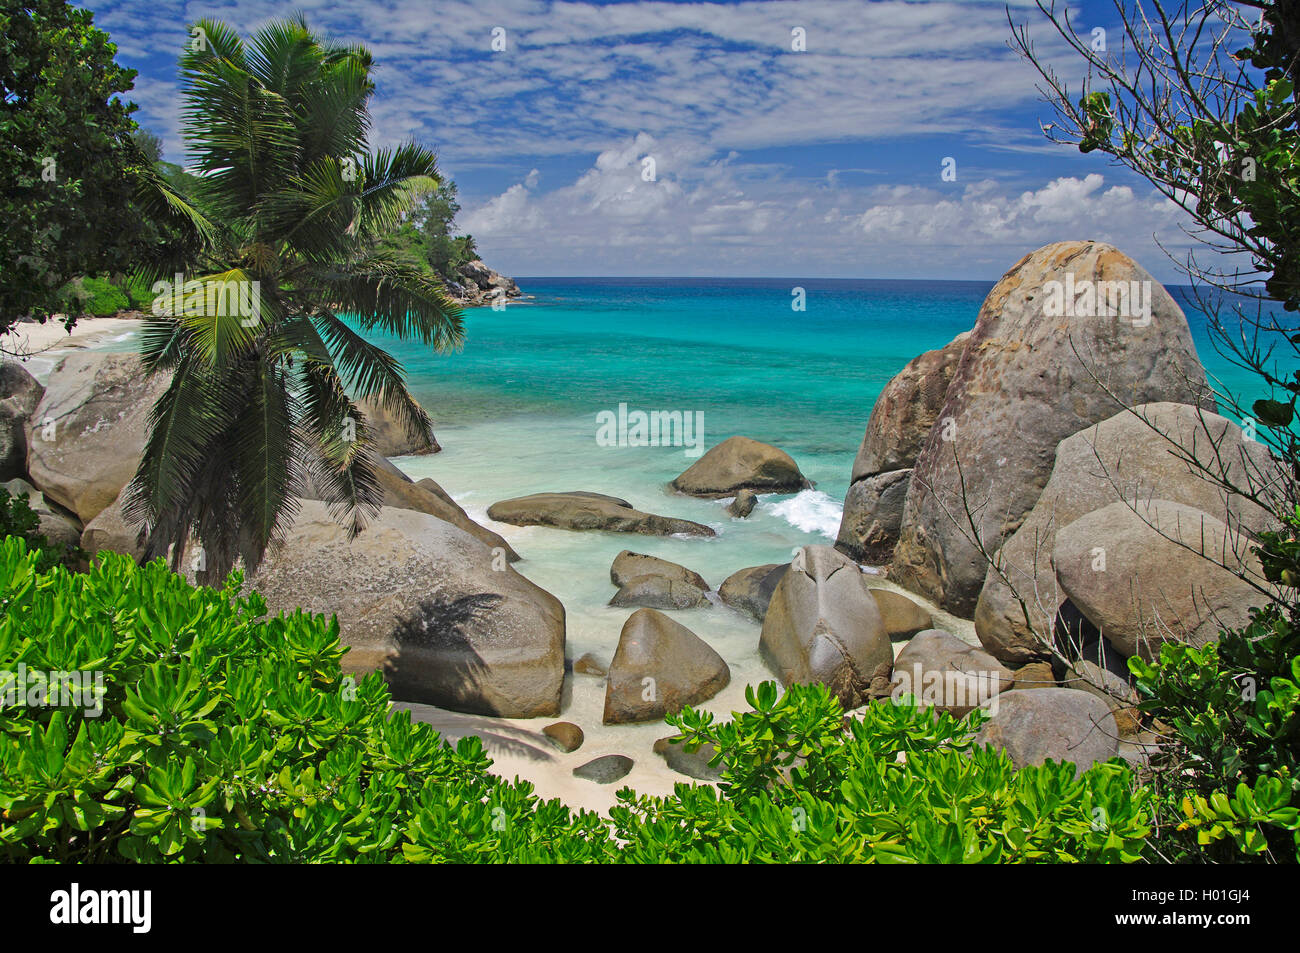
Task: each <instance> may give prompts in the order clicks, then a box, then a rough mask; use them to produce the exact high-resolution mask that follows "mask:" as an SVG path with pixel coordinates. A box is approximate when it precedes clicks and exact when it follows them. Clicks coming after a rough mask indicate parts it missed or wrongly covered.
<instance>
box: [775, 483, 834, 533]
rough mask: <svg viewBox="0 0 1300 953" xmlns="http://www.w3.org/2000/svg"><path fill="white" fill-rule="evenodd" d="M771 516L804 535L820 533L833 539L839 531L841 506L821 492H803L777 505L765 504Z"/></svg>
mask: <svg viewBox="0 0 1300 953" xmlns="http://www.w3.org/2000/svg"><path fill="white" fill-rule="evenodd" d="M766 509H767V511H768V512H769V513H771V514H772V515H773V516H776V517H779V518H780V519H783V520H785V521H786V522H787V523H789V524H790V525H791V526H793V527H794V528H795V529H798V530H802V531H803V532H805V533H820V534H821V535H823V536H825V537H826V538H827V539H834V538H835V537H836V536H837V535H838V534H839V531H840V517H842V516H843V515H844V506H843V504H842V503H841V502H840V501H839V500H836V499H833V498H832V497H829V496H827V495H826V494H825V493H823V492H822V491H821V490H803V491H801V492H799V493H796V494H795V495H794V496H792V497H790V498H789V499H788V500H782V501H781V502H779V503H769V504H766Z"/></svg>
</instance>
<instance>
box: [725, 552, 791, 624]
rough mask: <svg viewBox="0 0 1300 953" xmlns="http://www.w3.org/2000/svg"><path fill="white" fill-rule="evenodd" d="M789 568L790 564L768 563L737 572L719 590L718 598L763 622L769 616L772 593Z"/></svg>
mask: <svg viewBox="0 0 1300 953" xmlns="http://www.w3.org/2000/svg"><path fill="white" fill-rule="evenodd" d="M789 568H790V564H789V563H768V564H767V565H765V566H750V567H749V568H748V569H740V570H737V571H736V572H733V573H732V574H731V575H730V576H728V577H727V578H726V580H725V581H724V582H723V583H722V585H721V586H720V587H719V588H718V597H719V598H720V599H722V602H723V604H724V605H728V606H731V608H733V609H737V610H739V611H740V612H744V613H746V614H748V615H749V616H751V617H753V618H754V619H755V620H756V621H758V622H762V621H763V617H764V616H766V615H767V606H768V603H769V602H771V601H772V593H773V592H775V591H776V586H777V583H779V582H780V581H781V577H782V576H784V575H785V571H786V570H787V569H789Z"/></svg>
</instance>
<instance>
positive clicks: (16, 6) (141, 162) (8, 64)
mask: <svg viewBox="0 0 1300 953" xmlns="http://www.w3.org/2000/svg"><path fill="white" fill-rule="evenodd" d="M116 53H117V48H116V47H115V46H114V45H113V44H112V43H110V42H109V39H108V34H107V33H104V32H103V31H102V30H98V29H96V28H95V27H94V26H93V24H92V16H91V13H90V12H89V11H88V10H80V9H77V8H75V7H71V6H69V5H68V4H67V3H65V2H63V0H0V168H3V169H4V170H5V179H6V181H5V188H4V190H3V192H0V220H3V221H4V228H3V229H0V262H3V263H4V268H3V269H0V330H6V329H8V327H9V326H10V325H11V324H12V323H13V322H14V321H15V320H17V319H18V318H20V317H23V316H25V315H31V316H33V317H36V318H38V319H40V320H45V318H47V317H48V316H49V315H50V314H51V313H54V312H56V311H61V310H65V309H66V308H67V307H68V305H69V301H68V299H67V297H66V296H65V289H67V288H68V283H69V282H70V281H71V280H72V279H73V278H76V277H78V276H82V275H102V274H112V273H121V272H125V271H127V270H129V269H130V268H132V267H133V266H135V265H137V264H155V263H156V264H159V265H167V264H170V263H171V262H172V260H173V258H174V252H176V251H178V250H179V249H178V248H171V247H168V246H165V245H163V244H161V243H160V241H159V240H158V237H159V236H158V235H157V234H155V231H154V230H151V227H150V226H149V224H148V221H144V222H142V219H145V220H150V219H154V218H156V219H158V220H160V221H162V220H168V218H169V213H168V211H167V209H168V201H169V200H168V198H167V197H166V196H165V195H163V194H162V193H161V192H159V191H158V189H157V185H158V183H157V181H156V177H155V176H154V175H153V170H152V169H151V167H150V163H149V161H148V159H147V158H146V157H145V156H144V154H143V153H141V151H140V147H139V145H138V144H137V143H136V141H135V139H134V138H133V134H134V132H135V130H136V125H135V123H134V122H133V121H132V120H131V118H130V114H131V112H132V111H133V110H134V109H135V105H134V104H133V103H130V102H127V101H126V100H124V99H121V98H119V96H120V94H124V93H127V92H128V91H130V89H131V88H132V83H133V81H134V78H135V71H134V70H127V69H123V68H121V67H120V66H118V65H117V64H116V63H115V62H114V57H115V55H116ZM178 227H179V226H178ZM69 324H71V321H70V322H69Z"/></svg>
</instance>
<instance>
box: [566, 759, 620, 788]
mask: <svg viewBox="0 0 1300 953" xmlns="http://www.w3.org/2000/svg"><path fill="white" fill-rule="evenodd" d="M634 763H635V762H634V761H633V760H632V759H631V758H629V757H627V756H626V755H621V754H607V755H605V756H604V757H600V758H596V759H595V760H594V761H588V762H587V763H586V764H584V765H581V766H579V767H576V768H574V769H573V776H574V777H575V778H582V779H583V780H584V781H595V782H596V783H597V784H613V783H614V782H615V781H617V780H619V779H620V778H625V777H627V773H628V772H629V771H631V770H632V765H633V764H634Z"/></svg>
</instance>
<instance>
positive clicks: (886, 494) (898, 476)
mask: <svg viewBox="0 0 1300 953" xmlns="http://www.w3.org/2000/svg"><path fill="white" fill-rule="evenodd" d="M911 478H912V471H911V470H887V471H885V472H884V473H875V474H872V475H871V476H868V477H863V478H862V479H861V480H859V481H858V482H856V483H854V484H853V485H852V486H850V487H849V492H848V493H846V494H845V496H844V514H843V516H841V517H840V531H839V534H838V535H837V536H836V539H835V548H836V549H838V550H839V551H840V552H842V553H844V554H845V555H846V556H848V557H849V558H850V559H856V560H857V561H858V562H863V563H874V564H876V565H881V564H884V563H887V562H889V558H890V556H891V555H893V552H894V546H895V544H897V542H898V534H899V533H900V532H901V531H902V528H903V507H904V505H905V504H906V502H907V487H908V484H909V483H910V482H911Z"/></svg>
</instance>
